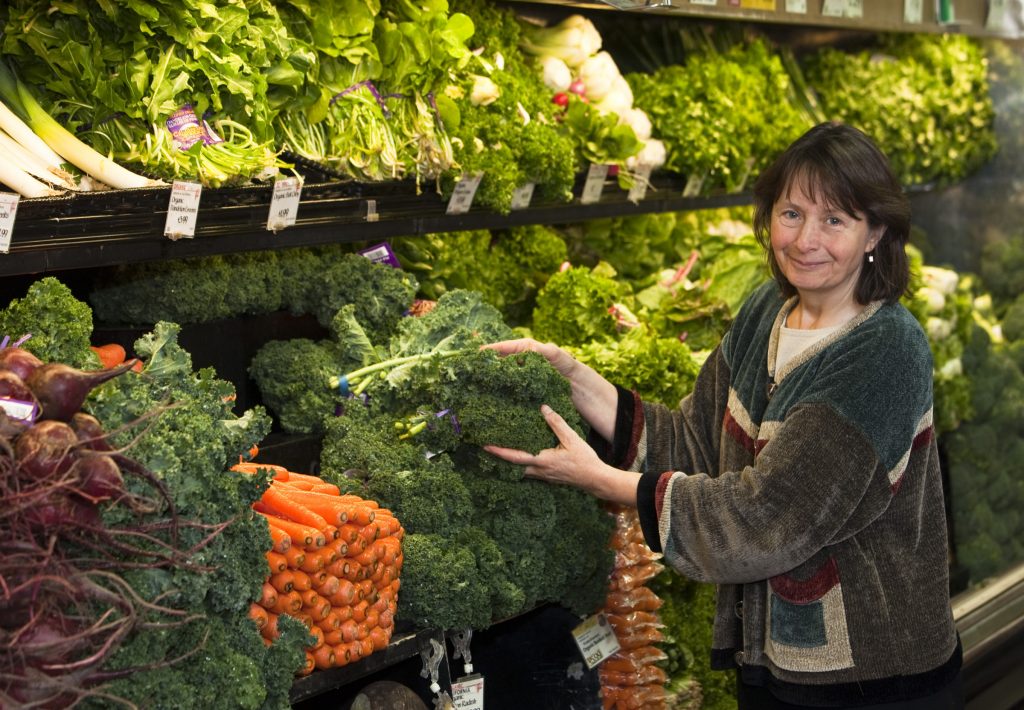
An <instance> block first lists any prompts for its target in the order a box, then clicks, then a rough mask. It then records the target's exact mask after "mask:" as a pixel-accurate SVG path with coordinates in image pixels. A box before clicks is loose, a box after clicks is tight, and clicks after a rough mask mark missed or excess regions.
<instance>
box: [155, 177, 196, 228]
mask: <svg viewBox="0 0 1024 710" xmlns="http://www.w3.org/2000/svg"><path fill="white" fill-rule="evenodd" d="M202 194H203V186H202V185H200V184H198V183H194V182H184V181H183V180H175V181H174V182H173V183H172V184H171V201H170V202H169V203H168V204H167V222H165V223H164V236H165V237H170V238H171V239H181V238H182V237H186V238H188V239H191V238H192V237H194V236H195V235H196V222H197V220H198V217H199V198H200V196H201V195H202Z"/></svg>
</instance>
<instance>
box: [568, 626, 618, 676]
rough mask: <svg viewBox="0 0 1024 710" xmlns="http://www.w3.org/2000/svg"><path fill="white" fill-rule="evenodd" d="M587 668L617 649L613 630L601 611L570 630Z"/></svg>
mask: <svg viewBox="0 0 1024 710" xmlns="http://www.w3.org/2000/svg"><path fill="white" fill-rule="evenodd" d="M572 635H573V638H575V639H576V645H577V646H579V649H580V653H582V654H583V661H584V663H586V664H587V668H593V667H594V666H596V665H597V664H598V663H600V662H601V661H603V660H604V659H606V658H608V656H611V655H612V654H613V653H616V652H617V651H618V650H619V640H618V639H617V638H616V637H615V630H614V629H612V627H611V624H609V623H608V619H607V617H605V615H604V614H603V613H597V614H594V615H593V616H591V617H590V618H588V619H587V620H585V621H584V622H583V623H582V624H580V625H579V626H577V627H576V628H575V629H573V630H572Z"/></svg>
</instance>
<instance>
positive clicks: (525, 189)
mask: <svg viewBox="0 0 1024 710" xmlns="http://www.w3.org/2000/svg"><path fill="white" fill-rule="evenodd" d="M533 188H534V184H533V183H532V182H528V183H526V184H525V185H520V186H519V187H517V188H516V189H515V192H513V193H512V209H514V210H525V209H526V208H527V207H529V206H530V200H532V199H533Z"/></svg>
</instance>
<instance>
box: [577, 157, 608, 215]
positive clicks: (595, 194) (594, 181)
mask: <svg viewBox="0 0 1024 710" xmlns="http://www.w3.org/2000/svg"><path fill="white" fill-rule="evenodd" d="M607 177H608V166H607V165H598V164H597V163H591V164H590V167H589V168H588V169H587V181H586V182H585V183H583V194H582V195H580V202H582V203H583V204H585V205H592V204H594V203H595V202H598V201H600V199H601V193H602V192H604V181H605V178H607Z"/></svg>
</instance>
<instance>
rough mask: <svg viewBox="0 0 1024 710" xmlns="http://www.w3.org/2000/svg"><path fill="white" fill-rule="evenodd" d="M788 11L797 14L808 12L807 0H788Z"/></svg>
mask: <svg viewBox="0 0 1024 710" xmlns="http://www.w3.org/2000/svg"><path fill="white" fill-rule="evenodd" d="M786 12H792V13H795V14H797V15H806V14H807V0H786Z"/></svg>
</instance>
